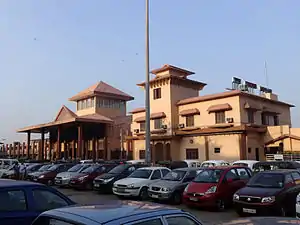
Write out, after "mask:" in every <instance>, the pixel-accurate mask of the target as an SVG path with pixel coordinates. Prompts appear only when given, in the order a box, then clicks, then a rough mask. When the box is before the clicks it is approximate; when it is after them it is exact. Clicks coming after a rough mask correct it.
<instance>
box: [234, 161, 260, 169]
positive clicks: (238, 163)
mask: <svg viewBox="0 0 300 225" xmlns="http://www.w3.org/2000/svg"><path fill="white" fill-rule="evenodd" d="M258 162H259V161H256V160H238V161H235V162H233V163H232V165H233V166H247V167H249V168H250V169H251V170H253V166H254V164H255V163H258Z"/></svg>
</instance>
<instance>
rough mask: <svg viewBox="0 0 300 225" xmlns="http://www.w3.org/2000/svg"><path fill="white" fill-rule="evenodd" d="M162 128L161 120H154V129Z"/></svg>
mask: <svg viewBox="0 0 300 225" xmlns="http://www.w3.org/2000/svg"><path fill="white" fill-rule="evenodd" d="M161 128H162V119H155V120H154V129H161Z"/></svg>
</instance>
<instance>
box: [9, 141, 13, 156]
mask: <svg viewBox="0 0 300 225" xmlns="http://www.w3.org/2000/svg"><path fill="white" fill-rule="evenodd" d="M12 154H13V145H12V144H10V145H9V156H10V157H11V156H12Z"/></svg>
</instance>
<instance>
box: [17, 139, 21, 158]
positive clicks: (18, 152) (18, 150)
mask: <svg viewBox="0 0 300 225" xmlns="http://www.w3.org/2000/svg"><path fill="white" fill-rule="evenodd" d="M20 147H21V143H20V142H18V144H17V157H18V158H20Z"/></svg>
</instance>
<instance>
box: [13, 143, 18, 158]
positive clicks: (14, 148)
mask: <svg viewBox="0 0 300 225" xmlns="http://www.w3.org/2000/svg"><path fill="white" fill-rule="evenodd" d="M16 148H17V143H16V142H14V143H13V155H14V156H13V157H14V158H16V156H17V154H16Z"/></svg>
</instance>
